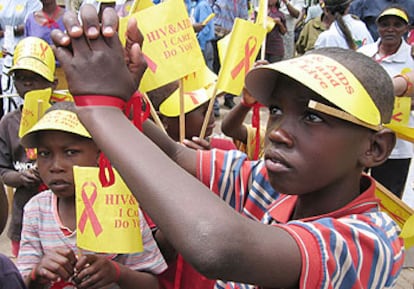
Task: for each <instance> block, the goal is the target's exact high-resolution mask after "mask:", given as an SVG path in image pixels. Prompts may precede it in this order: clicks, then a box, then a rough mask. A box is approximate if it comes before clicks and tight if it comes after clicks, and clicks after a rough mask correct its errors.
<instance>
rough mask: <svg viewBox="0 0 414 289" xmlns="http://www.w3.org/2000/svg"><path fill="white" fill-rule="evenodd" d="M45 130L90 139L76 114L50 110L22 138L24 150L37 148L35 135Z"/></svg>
mask: <svg viewBox="0 0 414 289" xmlns="http://www.w3.org/2000/svg"><path fill="white" fill-rule="evenodd" d="M46 130H57V131H63V132H68V133H73V134H77V135H80V136H83V137H87V138H91V135H90V134H89V132H88V131H87V130H86V128H85V127H84V126H83V125H82V124H81V122H80V121H79V119H78V116H77V115H76V113H74V112H72V111H68V110H59V109H57V110H51V111H49V112H47V113H46V114H45V115H44V116H43V117H42V118H41V119H40V120H39V121H38V122H37V123H36V124H35V125H34V126H33V127H32V128H31V129H29V130H28V131H27V133H26V134H25V135H24V136H23V137H22V139H21V143H22V145H23V146H24V147H26V148H35V147H37V138H36V133H37V132H40V131H46Z"/></svg>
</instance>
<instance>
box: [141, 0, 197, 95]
mask: <svg viewBox="0 0 414 289" xmlns="http://www.w3.org/2000/svg"><path fill="white" fill-rule="evenodd" d="M134 15H135V14H134ZM136 17H137V22H138V23H139V29H140V30H141V32H142V34H143V35H144V43H143V46H142V51H143V53H144V55H145V58H146V60H147V64H148V68H147V70H146V71H145V73H144V76H143V78H142V80H141V84H140V87H139V90H140V91H143V92H146V91H150V90H153V89H155V88H157V87H160V86H163V85H165V84H167V83H169V82H171V81H174V80H177V79H180V78H183V77H184V76H186V75H188V74H191V73H192V72H194V71H197V70H199V69H201V68H202V67H203V66H204V65H205V62H204V58H203V54H202V52H201V49H200V45H199V44H198V41H197V37H196V34H195V32H194V29H193V25H192V23H191V20H190V18H189V17H188V13H187V9H186V7H185V5H184V1H182V0H169V1H167V2H163V3H161V4H158V5H155V6H153V7H150V8H147V9H145V10H144V11H140V12H138V13H137V14H136Z"/></svg>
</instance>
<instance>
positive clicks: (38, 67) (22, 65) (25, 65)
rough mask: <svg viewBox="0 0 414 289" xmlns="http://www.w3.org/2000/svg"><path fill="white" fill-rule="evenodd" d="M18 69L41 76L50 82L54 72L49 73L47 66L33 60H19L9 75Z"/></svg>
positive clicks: (52, 79)
mask: <svg viewBox="0 0 414 289" xmlns="http://www.w3.org/2000/svg"><path fill="white" fill-rule="evenodd" d="M19 69H23V70H29V71H32V72H34V73H37V74H39V75H41V76H42V77H43V78H45V79H46V80H48V81H50V82H53V81H54V72H52V71H50V69H49V67H47V65H45V64H44V63H43V62H41V61H38V60H36V59H34V58H24V59H20V60H19V61H18V62H17V63H16V64H15V65H13V66H12V67H11V68H10V70H9V74H10V73H12V72H14V71H15V70H19Z"/></svg>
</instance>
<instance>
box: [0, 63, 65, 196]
mask: <svg viewBox="0 0 414 289" xmlns="http://www.w3.org/2000/svg"><path fill="white" fill-rule="evenodd" d="M14 85H15V87H16V90H17V93H18V94H19V95H20V97H22V98H24V95H25V94H26V93H27V92H29V91H32V90H39V89H45V88H49V87H51V88H52V89H54V88H56V85H57V80H55V81H54V82H50V81H48V80H47V79H45V78H43V77H42V76H40V75H39V74H37V73H34V72H32V71H30V70H24V69H18V70H15V71H14ZM3 181H4V183H5V184H6V185H8V186H10V187H13V188H16V187H21V186H25V187H37V186H39V184H40V183H41V179H40V177H39V175H38V173H37V170H36V169H28V170H24V171H20V172H19V171H16V170H12V169H11V170H9V171H8V172H7V173H5V174H4V175H3Z"/></svg>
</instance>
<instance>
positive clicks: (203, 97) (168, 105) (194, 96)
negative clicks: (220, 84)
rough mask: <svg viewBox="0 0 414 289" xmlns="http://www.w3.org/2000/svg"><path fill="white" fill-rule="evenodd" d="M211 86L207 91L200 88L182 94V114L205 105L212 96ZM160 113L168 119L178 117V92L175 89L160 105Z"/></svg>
mask: <svg viewBox="0 0 414 289" xmlns="http://www.w3.org/2000/svg"><path fill="white" fill-rule="evenodd" d="M213 87H214V85H211V86H210V87H209V88H208V89H205V88H201V89H198V90H194V91H191V92H185V93H184V113H188V112H190V111H193V110H194V109H196V108H197V107H199V106H201V105H202V104H204V103H206V102H207V101H209V100H210V99H211V97H212V96H213V90H212V88H213ZM160 113H161V114H162V115H165V116H168V117H177V116H179V115H180V91H179V89H177V90H176V91H175V92H173V93H172V94H171V95H170V96H169V97H168V98H167V99H166V100H164V101H163V102H162V103H161V105H160Z"/></svg>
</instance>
